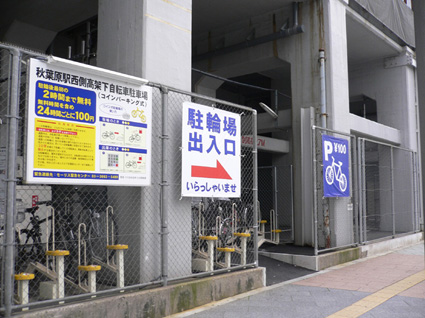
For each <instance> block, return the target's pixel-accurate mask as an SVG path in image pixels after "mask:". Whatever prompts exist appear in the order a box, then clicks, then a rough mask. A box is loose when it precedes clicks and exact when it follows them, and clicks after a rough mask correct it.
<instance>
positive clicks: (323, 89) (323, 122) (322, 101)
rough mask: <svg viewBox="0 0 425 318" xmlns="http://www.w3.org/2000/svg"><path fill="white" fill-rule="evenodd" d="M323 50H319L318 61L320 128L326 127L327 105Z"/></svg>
mask: <svg viewBox="0 0 425 318" xmlns="http://www.w3.org/2000/svg"><path fill="white" fill-rule="evenodd" d="M325 60H326V58H325V50H324V49H320V50H319V63H320V119H321V126H322V128H327V126H326V118H327V116H328V114H327V107H326V70H325V68H326V65H325Z"/></svg>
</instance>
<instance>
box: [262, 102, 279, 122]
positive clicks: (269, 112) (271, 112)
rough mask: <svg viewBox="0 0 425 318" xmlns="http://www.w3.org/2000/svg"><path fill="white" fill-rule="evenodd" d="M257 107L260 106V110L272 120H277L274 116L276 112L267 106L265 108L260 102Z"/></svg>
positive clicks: (276, 116)
mask: <svg viewBox="0 0 425 318" xmlns="http://www.w3.org/2000/svg"><path fill="white" fill-rule="evenodd" d="M259 105H260V106H261V108H262V109H264V110H265V111H266V112H267V113H268V114H269V115H270V116H272V117H273V118H274V119H277V118H278V117H279V116H278V115H277V114H276V112H275V111H274V110H273V109H271V108H270V107H269V106H267V105H266V104H264V103H262V102H260V103H259Z"/></svg>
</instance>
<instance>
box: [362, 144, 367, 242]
mask: <svg viewBox="0 0 425 318" xmlns="http://www.w3.org/2000/svg"><path fill="white" fill-rule="evenodd" d="M365 142H366V141H365V140H364V139H363V140H362V166H363V170H362V180H363V187H364V188H363V191H362V192H363V194H362V196H363V211H362V212H363V214H362V217H361V222H362V227H363V242H367V210H366V209H367V198H366V193H367V182H366V151H365Z"/></svg>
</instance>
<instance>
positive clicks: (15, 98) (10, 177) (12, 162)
mask: <svg viewBox="0 0 425 318" xmlns="http://www.w3.org/2000/svg"><path fill="white" fill-rule="evenodd" d="M11 52H12V85H11V89H10V109H9V115H8V117H9V129H8V130H9V138H8V147H7V179H6V182H7V190H6V191H7V192H6V222H5V233H6V237H5V246H6V251H5V268H4V306H5V317H10V316H11V314H12V305H13V275H14V243H15V242H14V241H15V231H14V215H15V209H16V206H15V202H16V181H17V180H16V171H15V170H16V156H17V153H16V151H17V142H18V120H19V117H18V115H19V81H20V74H21V72H20V57H21V56H20V52H19V51H18V50H16V49H12V50H11Z"/></svg>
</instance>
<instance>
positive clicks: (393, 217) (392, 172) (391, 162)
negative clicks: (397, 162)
mask: <svg viewBox="0 0 425 318" xmlns="http://www.w3.org/2000/svg"><path fill="white" fill-rule="evenodd" d="M390 150H391V152H390V154H391V156H390V177H391V215H392V222H393V237H394V236H395V210H394V158H393V147H391V148H390Z"/></svg>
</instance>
